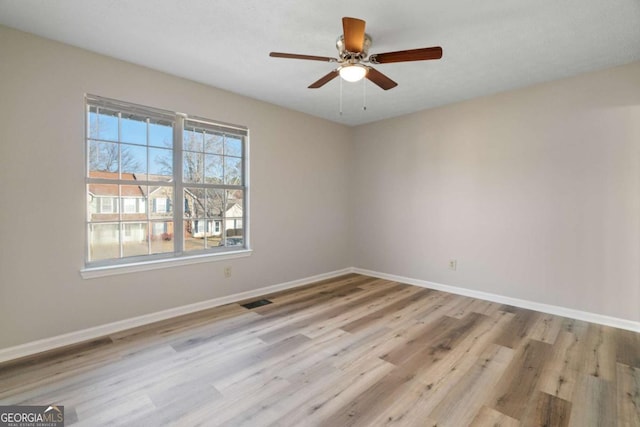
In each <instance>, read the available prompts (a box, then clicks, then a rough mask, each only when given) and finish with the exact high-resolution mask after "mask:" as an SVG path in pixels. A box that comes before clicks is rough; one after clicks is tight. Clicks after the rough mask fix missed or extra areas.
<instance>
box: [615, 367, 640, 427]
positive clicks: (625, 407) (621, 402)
mask: <svg viewBox="0 0 640 427" xmlns="http://www.w3.org/2000/svg"><path fill="white" fill-rule="evenodd" d="M616 402H617V411H618V412H617V415H618V424H619V425H623V426H640V369H638V368H634V367H633V366H627V365H623V364H621V363H618V366H617V386H616Z"/></svg>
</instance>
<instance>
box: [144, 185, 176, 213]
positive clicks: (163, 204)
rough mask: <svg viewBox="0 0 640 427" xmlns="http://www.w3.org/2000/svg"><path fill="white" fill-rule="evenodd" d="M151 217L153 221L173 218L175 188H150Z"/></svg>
mask: <svg viewBox="0 0 640 427" xmlns="http://www.w3.org/2000/svg"><path fill="white" fill-rule="evenodd" d="M149 215H150V217H151V219H168V218H171V217H172V216H173V188H171V187H153V186H152V187H149Z"/></svg>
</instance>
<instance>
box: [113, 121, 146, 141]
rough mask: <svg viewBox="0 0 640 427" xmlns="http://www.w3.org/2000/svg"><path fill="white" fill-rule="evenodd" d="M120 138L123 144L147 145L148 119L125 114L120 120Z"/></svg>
mask: <svg viewBox="0 0 640 427" xmlns="http://www.w3.org/2000/svg"><path fill="white" fill-rule="evenodd" d="M120 136H121V138H120V140H121V141H122V142H130V143H133V144H141V145H147V120H146V118H143V117H136V116H133V115H125V114H123V115H122V119H121V120H120Z"/></svg>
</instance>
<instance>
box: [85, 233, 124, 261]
mask: <svg viewBox="0 0 640 427" xmlns="http://www.w3.org/2000/svg"><path fill="white" fill-rule="evenodd" d="M119 228H120V227H119V225H118V224H89V261H98V260H102V259H113V258H120V232H119Z"/></svg>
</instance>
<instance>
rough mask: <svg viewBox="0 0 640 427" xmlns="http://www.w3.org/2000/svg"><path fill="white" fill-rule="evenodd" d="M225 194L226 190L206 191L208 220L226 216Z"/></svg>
mask: <svg viewBox="0 0 640 427" xmlns="http://www.w3.org/2000/svg"><path fill="white" fill-rule="evenodd" d="M224 193H225V191H224V190H215V189H207V190H206V204H207V211H206V216H207V218H216V219H221V218H222V216H223V214H224V196H225V194H224Z"/></svg>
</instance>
